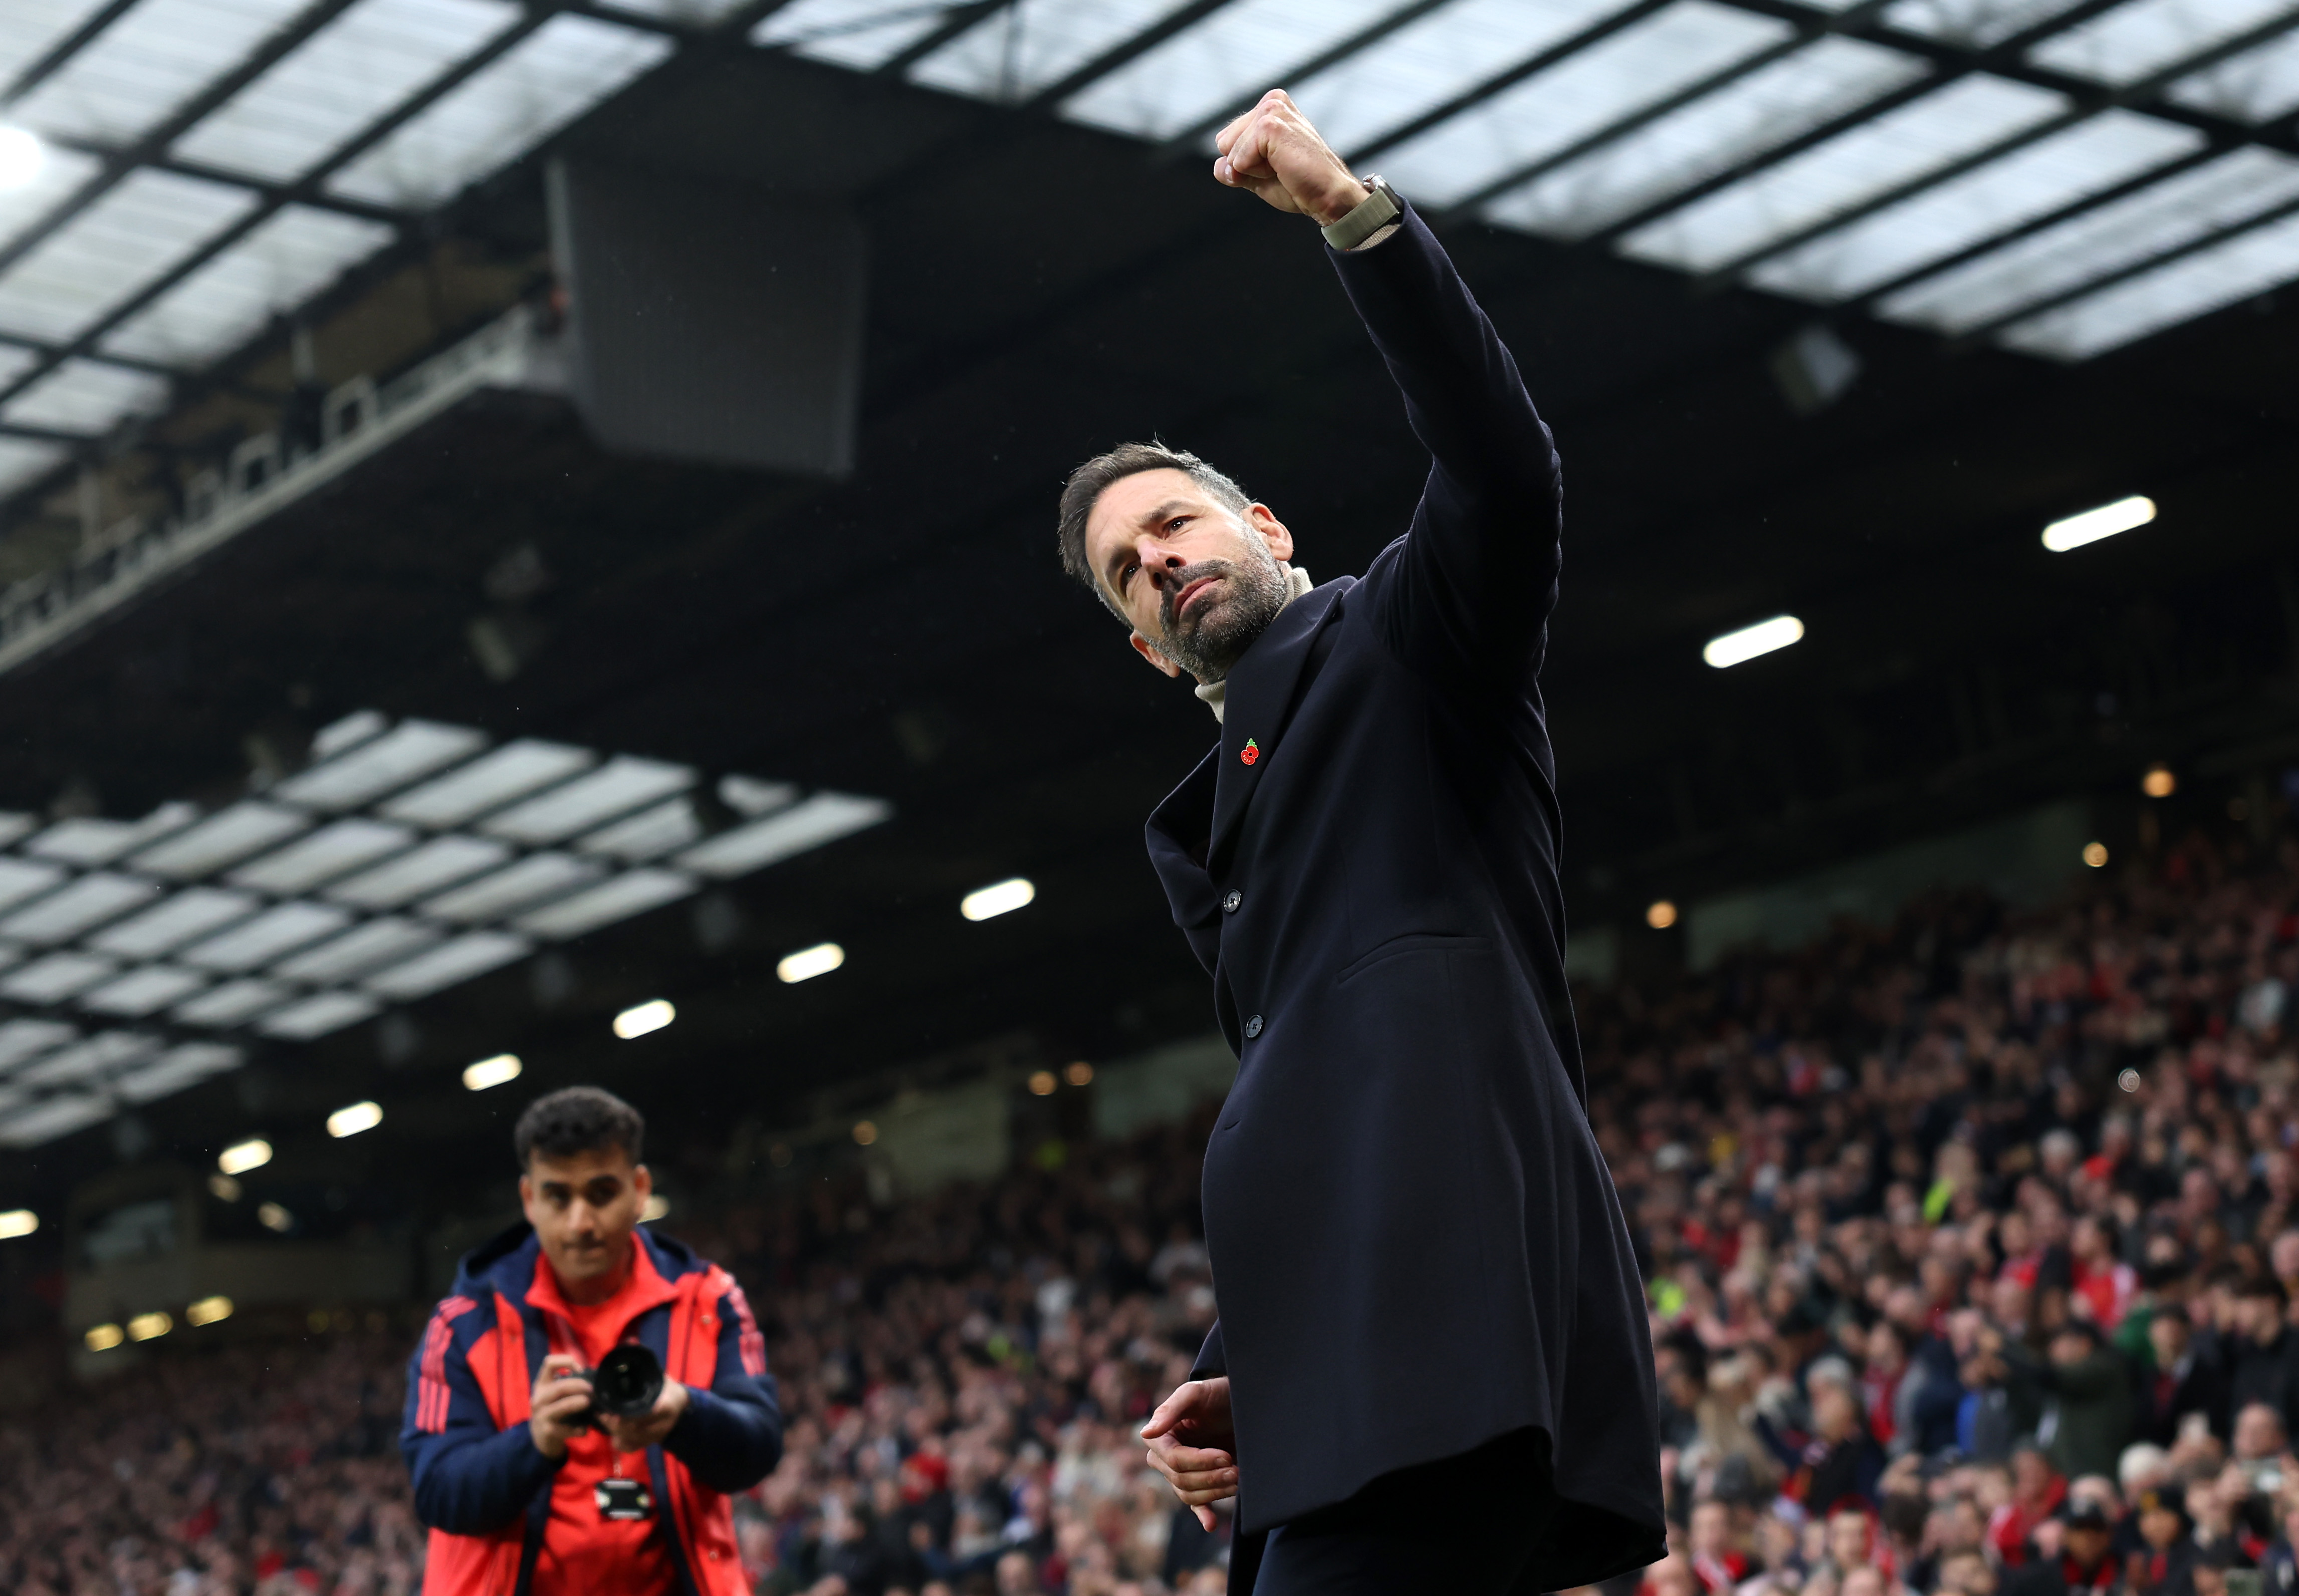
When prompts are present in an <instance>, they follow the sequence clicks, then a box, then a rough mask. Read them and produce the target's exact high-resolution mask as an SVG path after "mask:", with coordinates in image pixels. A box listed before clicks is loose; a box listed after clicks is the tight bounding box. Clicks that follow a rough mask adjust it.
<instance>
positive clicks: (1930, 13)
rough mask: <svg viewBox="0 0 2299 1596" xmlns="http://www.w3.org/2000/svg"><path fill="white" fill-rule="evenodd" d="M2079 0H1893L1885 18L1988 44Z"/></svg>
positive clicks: (1898, 24)
mask: <svg viewBox="0 0 2299 1596" xmlns="http://www.w3.org/2000/svg"><path fill="white" fill-rule="evenodd" d="M2078 3H2079V0H1894V3H1893V4H1891V5H1889V6H1888V7H1886V8H1885V11H1884V21H1885V22H1886V23H1887V24H1888V26H1890V27H1894V28H1905V29H1907V30H1908V31H1909V32H1911V33H1928V34H1930V35H1931V36H1932V37H1934V38H1945V39H1953V40H1955V42H1956V43H1957V44H1960V45H1980V46H1988V45H1992V44H1996V42H1998V41H1999V40H2002V39H2007V38H2010V37H2012V36H2013V34H2015V33H2021V32H2024V31H2025V30H2027V29H2030V28H2033V27H2035V26H2037V25H2038V23H2042V22H2048V21H2051V20H2052V19H2053V18H2054V17H2056V16H2058V15H2059V14H2060V13H2061V12H2063V11H2068V10H2071V9H2072V8H2073V7H2074V6H2075V5H2076V4H2078Z"/></svg>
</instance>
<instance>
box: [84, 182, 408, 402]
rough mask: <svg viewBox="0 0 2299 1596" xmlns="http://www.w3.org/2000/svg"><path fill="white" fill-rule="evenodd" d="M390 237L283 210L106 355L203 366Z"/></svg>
mask: <svg viewBox="0 0 2299 1596" xmlns="http://www.w3.org/2000/svg"><path fill="white" fill-rule="evenodd" d="M392 237H393V232H392V229H390V228H388V227H386V226H385V225H384V224H383V223H381V222H379V221H369V220H365V219H364V218H361V217H357V216H345V215H343V214H341V213H340V212H334V211H318V210H313V209H312V208H311V206H309V205H288V206H286V207H285V208H283V209H282V210H280V211H279V212H278V213H277V214H276V215H273V216H271V217H269V218H267V219H266V220H263V221H261V222H260V223H258V224H257V225H256V226H255V228H254V229H252V230H251V231H250V232H249V233H248V235H247V236H246V237H245V238H242V239H239V240H238V241H237V242H236V243H234V244H233V245H230V247H228V248H227V249H225V250H223V251H222V252H221V253H220V254H218V255H217V256H216V257H215V259H213V260H212V261H210V262H207V264H205V265H204V266H202V267H201V268H200V269H199V270H196V271H195V272H193V273H192V274H191V275H190V276H189V277H187V278H185V279H184V280H183V281H182V282H180V283H178V284H177V285H176V286H175V287H172V288H170V289H169V290H168V291H167V292H166V293H164V294H162V295H160V296H159V297H158V298H157V299H155V300H154V301H153V302H152V303H150V304H149V305H147V306H145V308H144V309H143V310H140V311H138V312H136V314H134V315H133V316H130V317H129V319H128V320H125V321H123V322H121V323H120V327H119V328H117V329H116V330H115V331H113V332H112V333H111V334H110V335H108V336H107V337H105V338H104V349H105V350H106V351H107V352H109V353H112V354H119V355H126V356H128V357H129V358H131V359H135V360H145V361H152V362H156V363H159V364H162V365H174V366H199V365H204V364H205V363H206V362H209V361H212V360H214V359H215V358H216V357H217V356H219V355H222V354H228V353H230V352H231V351H232V350H234V349H237V348H238V347H239V346H240V345H242V344H244V343H245V342H246V341H247V340H248V339H250V338H252V337H254V336H255V335H256V334H257V333H259V332H261V331H262V330H263V328H264V327H265V325H266V324H267V323H269V322H270V320H272V318H274V317H275V316H278V315H280V314H283V313H284V312H288V311H292V310H294V309H295V308H296V307H297V306H299V305H301V304H302V303H303V302H304V301H305V300H307V299H309V298H311V295H314V294H316V293H318V292H319V291H320V289H321V288H324V287H327V286H328V284H329V283H330V282H333V281H334V280H335V278H336V274H337V273H339V272H341V271H342V270H344V268H345V267H347V266H350V265H352V264H353V263H354V262H359V261H363V260H365V259H367V257H368V256H369V255H371V254H374V253H375V252H376V251H377V250H378V249H381V248H382V247H383V246H384V245H386V244H388V243H390V242H391V240H392Z"/></svg>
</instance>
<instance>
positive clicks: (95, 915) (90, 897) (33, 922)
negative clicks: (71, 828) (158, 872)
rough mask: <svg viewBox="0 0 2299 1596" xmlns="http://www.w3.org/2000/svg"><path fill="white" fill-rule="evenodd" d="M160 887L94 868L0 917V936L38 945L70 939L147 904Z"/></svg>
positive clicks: (131, 877)
mask: <svg viewBox="0 0 2299 1596" xmlns="http://www.w3.org/2000/svg"><path fill="white" fill-rule="evenodd" d="M161 891H162V889H161V888H160V887H159V886H158V885H154V883H152V882H149V881H145V880H142V879H140V878H138V877H134V876H120V875H115V874H113V873H112V871H110V870H98V871H96V872H95V873H94V874H93V875H87V876H82V877H79V878H78V879H77V880H75V881H73V882H72V883H71V885H68V886H64V887H61V888H59V889H58V890H56V891H54V892H52V893H50V894H48V895H47V896H46V897H45V898H41V899H39V900H37V902H32V903H29V904H27V905H25V906H24V907H23V908H21V909H19V910H16V911H15V912H14V913H13V914H12V915H10V916H8V918H7V919H0V936H5V937H8V938H10V939H11V940H12V941H16V942H29V943H39V944H42V945H45V944H47V943H59V942H70V941H71V939H72V938H74V937H76V936H79V935H80V934H81V933H83V932H86V931H89V930H92V929H94V928H95V927H97V926H101V925H103V924H104V922H105V921H106V920H116V919H119V918H120V916H121V915H123V914H126V913H128V912H129V911H130V910H137V909H143V908H145V907H147V906H149V905H150V903H151V902H152V901H153V900H154V899H155V898H157V897H158V896H159V895H160V893H161Z"/></svg>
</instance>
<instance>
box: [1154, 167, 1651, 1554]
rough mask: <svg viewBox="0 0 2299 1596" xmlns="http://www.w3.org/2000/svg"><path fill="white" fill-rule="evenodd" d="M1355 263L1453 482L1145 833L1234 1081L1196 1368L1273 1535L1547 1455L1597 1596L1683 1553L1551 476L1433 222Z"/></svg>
mask: <svg viewBox="0 0 2299 1596" xmlns="http://www.w3.org/2000/svg"><path fill="white" fill-rule="evenodd" d="M1328 254H1329V255H1331V258H1332V262H1333V267H1334V270H1336V271H1338V272H1339V273H1340V278H1341V283H1342V287H1344V288H1345V289H1346V290H1347V292H1348V294H1349V299H1350V301H1351V303H1353V304H1354V305H1355V306H1356V308H1357V313H1358V315H1359V316H1360V317H1361V318H1362V319H1363V320H1364V322H1365V328H1366V330H1367V331H1368V332H1370V333H1371V334H1372V336H1373V341H1374V345H1375V347H1376V348H1377V349H1378V350H1379V351H1380V353H1381V355H1382V359H1383V360H1384V361H1386V362H1388V366H1389V370H1390V375H1391V376H1392V378H1394V379H1395V380H1396V382H1397V385H1398V388H1399V389H1401V390H1402V391H1403V393H1404V395H1405V406H1406V415H1407V420H1409V421H1410V422H1411V424H1412V426H1413V429H1414V431H1415V433H1416V434H1418V435H1419V436H1420V438H1421V441H1422V442H1423V445H1426V446H1427V447H1428V449H1429V452H1430V453H1431V454H1432V456H1433V457H1434V462H1433V466H1432V470H1431V472H1430V475H1429V478H1428V483H1427V486H1426V487H1425V488H1424V490H1423V495H1422V498H1421V503H1420V506H1419V508H1418V509H1417V510H1416V511H1415V513H1414V517H1413V522H1412V526H1411V528H1410V529H1409V530H1408V531H1407V533H1406V534H1405V536H1402V537H1399V538H1398V540H1397V541H1396V542H1394V543H1392V544H1390V545H1389V547H1387V548H1386V549H1384V550H1383V551H1382V553H1381V554H1380V556H1379V557H1378V558H1376V559H1375V560H1374V562H1373V564H1372V567H1371V568H1370V569H1368V570H1367V571H1366V572H1365V576H1364V577H1363V578H1361V579H1356V580H1352V579H1350V578H1341V579H1340V580H1338V581H1333V582H1329V583H1327V584H1325V585H1324V586H1321V587H1318V588H1316V589H1315V590H1313V591H1312V592H1310V593H1308V594H1305V595H1304V596H1302V597H1301V598H1299V599H1298V600H1296V601H1295V602H1294V603H1291V605H1289V606H1288V607H1287V608H1286V609H1285V610H1284V611H1282V612H1281V613H1280V614H1279V615H1278V617H1277V619H1275V620H1274V622H1273V623H1272V624H1271V626H1270V628H1269V629H1268V630H1267V631H1266V632H1265V633H1264V634H1263V635H1262V636H1260V637H1259V638H1257V640H1256V641H1255V642H1254V644H1252V646H1251V647H1250V648H1249V649H1248V650H1247V651H1246V653H1245V655H1244V656H1243V657H1242V658H1241V660H1240V661H1238V663H1237V666H1236V668H1235V669H1233V670H1232V672H1231V674H1230V677H1229V680H1228V685H1227V688H1226V702H1225V709H1224V724H1223V727H1222V737H1221V744H1220V746H1219V747H1218V748H1216V750H1215V751H1214V752H1212V753H1211V754H1209V755H1208V756H1207V758H1206V760H1205V761H1204V762H1203V763H1202V764H1200V765H1199V767H1198V768H1197V769H1196V770H1195V771H1193V772H1192V773H1191V776H1190V777H1189V778H1188V779H1187V780H1186V781H1184V782H1183V784H1182V786H1180V787H1179V788H1178V789H1177V790H1175V792H1174V794H1172V795H1171V796H1170V797H1168V798H1167V799H1166V801H1165V802H1164V803H1163V804H1161V805H1160V806H1159V807H1158V810H1157V812H1156V814H1155V815H1153V816H1152V817H1151V819H1150V826H1149V842H1150V856H1151V859H1152V860H1153V862H1154V863H1155V864H1156V866H1157V869H1158V876H1159V877H1160V879H1161V880H1162V881H1163V883H1164V885H1165V888H1166V895H1167V898H1168V900H1169V901H1170V902H1171V904H1172V906H1173V910H1174V919H1175V920H1176V922H1177V923H1178V924H1179V925H1180V926H1181V927H1182V929H1183V932H1184V933H1185V934H1186V935H1188V937H1189V940H1190V943H1191V947H1192V948H1194V949H1195V950H1196V952H1197V953H1198V956H1199V959H1200V960H1202V961H1203V962H1204V964H1205V966H1206V968H1208V970H1209V971H1210V972H1211V973H1212V975H1213V977H1214V999H1215V1008H1216V1012H1217V1014H1218V1015H1219V1017H1220V1021H1221V1027H1222V1030H1223V1032H1224V1034H1225V1035H1227V1036H1228V1038H1229V1041H1230V1044H1231V1046H1232V1047H1233V1048H1235V1049H1236V1050H1237V1052H1238V1056H1239V1060H1240V1068H1239V1072H1238V1077H1237V1084H1236V1085H1235V1087H1234V1088H1233V1089H1232V1092H1231V1093H1230V1097H1229V1101H1228V1102H1227V1104H1226V1106H1225V1107H1224V1110H1223V1112H1222V1115H1221V1118H1220V1120H1219V1122H1218V1123H1217V1125H1216V1127H1215V1130H1214V1132H1213V1135H1212V1139H1211V1142H1210V1143H1209V1144H1208V1149H1207V1152H1206V1166H1205V1215H1206V1239H1207V1244H1208V1250H1209V1251H1210V1253H1211V1255H1212V1259H1213V1268H1214V1275H1215V1288H1216V1292H1217V1293H1218V1294H1219V1297H1220V1302H1221V1319H1220V1322H1219V1324H1217V1325H1216V1326H1215V1330H1214V1334H1213V1335H1212V1336H1211V1337H1210V1338H1209V1340H1208V1343H1207V1348H1206V1351H1205V1352H1204V1353H1203V1354H1201V1355H1200V1359H1199V1366H1200V1368H1201V1370H1202V1371H1205V1372H1214V1371H1220V1372H1225V1373H1226V1374H1227V1375H1228V1376H1230V1378H1231V1388H1232V1409H1233V1412H1234V1415H1235V1418H1236V1424H1237V1444H1238V1467H1239V1475H1240V1481H1241V1484H1240V1491H1239V1497H1238V1517H1239V1524H1240V1527H1241V1531H1242V1532H1244V1533H1245V1534H1254V1533H1257V1532H1261V1531H1266V1530H1267V1529H1269V1528H1270V1527H1271V1526H1272V1525H1278V1524H1282V1523H1284V1522H1286V1521H1287V1520H1289V1519H1291V1518H1295V1517H1299V1516H1300V1515H1302V1514H1304V1513H1307V1512H1308V1511H1310V1510H1312V1509H1316V1508H1319V1507H1323V1506H1325V1505H1327V1504H1330V1503H1332V1502H1336V1501H1339V1500H1342V1499H1344V1498H1346V1497H1348V1496H1349V1495H1350V1494H1352V1493H1353V1492H1356V1491H1357V1489H1358V1488H1359V1487H1361V1486H1363V1485H1365V1484H1367V1483H1368V1482H1369V1481H1370V1480H1372V1479H1373V1478H1374V1476H1375V1475H1380V1474H1382V1473H1384V1472H1387V1471H1389V1470H1391V1469H1395V1468H1398V1467H1405V1466H1407V1465H1411V1464H1415V1463H1420V1462H1426V1461H1432V1460H1434V1459H1440V1458H1445V1457H1449V1456H1452V1455H1454V1454H1457V1453H1460V1452H1465V1451H1469V1450H1471V1449H1472V1448H1473V1447H1475V1446H1477V1445H1479V1444H1480V1443H1481V1442H1485V1441H1487V1440H1489V1439H1491V1438H1493V1437H1494V1436H1497V1435H1499V1434H1505V1433H1507V1432H1510V1431H1514V1430H1519V1429H1523V1428H1527V1427H1531V1428H1533V1429H1535V1430H1536V1431H1538V1432H1539V1434H1540V1436H1541V1437H1542V1438H1544V1439H1545V1441H1546V1442H1547V1444H1548V1455H1549V1457H1550V1458H1551V1459H1553V1462H1552V1470H1553V1475H1554V1479H1555V1489H1556V1493H1557V1495H1558V1496H1559V1497H1560V1498H1561V1499H1563V1502H1564V1505H1565V1510H1564V1512H1563V1513H1562V1514H1560V1516H1559V1518H1558V1527H1557V1531H1556V1535H1555V1537H1554V1539H1553V1541H1552V1542H1551V1543H1550V1545H1549V1546H1548V1549H1547V1550H1546V1551H1545V1552H1544V1553H1543V1554H1542V1555H1541V1556H1540V1558H1539V1559H1538V1560H1537V1563H1536V1566H1535V1567H1532V1568H1530V1569H1528V1570H1527V1572H1526V1579H1527V1584H1526V1588H1527V1589H1538V1590H1558V1589H1562V1588H1564V1587H1566V1586H1572V1585H1580V1584H1593V1583H1594V1582H1596V1581H1598V1580H1599V1579H1602V1578H1604V1577H1606V1576H1607V1575H1613V1574H1617V1573H1620V1572H1623V1571H1624V1570H1626V1569H1629V1568H1633V1567H1639V1566H1640V1565H1642V1564H1645V1563H1648V1562H1651V1561H1653V1560H1655V1559H1657V1558H1659V1557H1661V1556H1662V1555H1663V1554H1664V1544H1663V1534H1664V1521H1663V1517H1662V1512H1661V1488H1660V1467H1659V1458H1658V1441H1657V1426H1658V1420H1657V1413H1658V1401H1657V1397H1656V1392H1655V1389H1654V1379H1653V1361H1652V1351H1651V1346H1650V1344H1649V1341H1648V1337H1647V1326H1646V1318H1645V1307H1644V1301H1643V1293H1642V1287H1641V1283H1640V1281H1639V1276H1638V1271H1637V1267H1636V1263H1635V1259H1634V1255H1633V1253H1632V1251H1631V1246H1630V1240H1629V1233H1628V1227H1627V1226H1626V1224H1625V1223H1624V1222H1623V1218H1622V1215H1621V1209H1620V1203H1619V1199H1618V1197H1617V1196H1616V1195H1615V1193H1614V1189H1613V1182H1612V1177H1611V1175H1610V1173H1609V1172H1608V1171H1607V1169H1606V1165H1605V1161H1604V1159H1603V1157H1602V1156H1601V1154H1600V1153H1599V1152H1598V1148H1597V1143H1596V1137H1595V1135H1593V1133H1592V1132H1591V1130H1590V1128H1589V1120H1588V1115H1587V1111H1586V1090H1585V1087H1584V1085H1583V1082H1582V1078H1581V1049H1580V1043H1579V1041H1578V1039H1577V1036H1576V1034H1575V1031H1574V1028H1573V1010H1572V1001H1571V997H1570V995H1569V993H1568V990H1567V987H1566V984H1565V977H1564V908H1563V904H1562V902H1561V894H1560V891H1559V886H1558V880H1557V855H1558V847H1559V825H1558V815H1557V803H1556V769H1555V764H1554V761H1553V759H1552V756H1551V754H1550V751H1549V744H1548V729H1547V727H1546V725H1545V724H1544V721H1543V719H1542V711H1541V704H1540V695H1539V692H1538V690H1537V688H1536V686H1535V682H1536V678H1537V677H1538V675H1539V672H1540V664H1541V660H1542V655H1543V653H1544V651H1545V648H1546V645H1547V639H1548V616H1549V611H1550V610H1551V608H1552V607H1553V606H1554V604H1555V603H1556V591H1557V571H1558V561H1559V542H1558V539H1559V527H1560V520H1559V499H1558V493H1559V486H1558V470H1557V461H1556V453H1555V451H1554V450H1553V449H1552V447H1551V445H1550V442H1549V436H1548V428H1546V427H1545V426H1543V425H1542V423H1541V421H1540V417H1539V416H1538V415H1536V414H1535V413H1534V411H1533V406H1532V401H1531V398H1530V397H1529V396H1528V395H1526V393H1525V389H1524V385H1523V381H1522V380H1521V379H1520V378H1519V377H1518V375H1517V370H1516V365H1515V362H1514V361H1513V360H1512V359H1511V358H1510V356H1509V353H1508V351H1507V350H1506V349H1505V348H1504V347H1502V345H1501V343H1500V340H1499V338H1498V337H1496V336H1495V334H1494V332H1493V329H1492V327H1491V325H1490V323H1489V322H1488V321H1487V320H1485V317H1484V313H1483V312H1481V310H1479V309H1478V307H1477V303H1476V302H1475V301H1474V300H1473V298H1471V297H1470V295H1469V291H1468V289H1467V287H1465V285H1464V284H1463V283H1462V281H1461V279H1460V278H1459V276H1458V275H1457V273H1456V272H1455V271H1454V270H1453V266H1452V263H1451V262H1449V261H1448V259H1447V258H1446V256H1445V254H1444V251H1443V250H1442V249H1441V248H1440V247H1439V245H1438V244H1437V241H1436V239H1435V238H1434V237H1432V236H1431V234H1430V232H1429V231H1428V229H1427V228H1426V227H1425V226H1423V223H1422V222H1421V221H1420V220H1419V219H1418V218H1417V217H1415V216H1414V215H1412V214H1411V213H1410V212H1407V216H1406V218H1405V221H1404V225H1403V227H1402V229H1400V230H1399V231H1398V233H1397V234H1396V235H1394V236H1392V237H1390V238H1389V239H1388V240H1387V241H1385V242H1384V243H1382V244H1380V245H1375V246H1374V247H1373V248H1371V249H1368V250H1362V251H1358V252H1356V253H1353V254H1345V255H1344V254H1332V252H1330V251H1329V252H1328Z"/></svg>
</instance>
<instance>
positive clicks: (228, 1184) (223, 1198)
mask: <svg viewBox="0 0 2299 1596" xmlns="http://www.w3.org/2000/svg"><path fill="white" fill-rule="evenodd" d="M208 1190H209V1191H210V1192H211V1193H213V1194H214V1196H215V1200H216V1201H218V1202H237V1201H239V1199H240V1189H239V1183H238V1182H237V1181H236V1180H234V1179H232V1177H231V1176H228V1175H211V1176H208Z"/></svg>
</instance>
